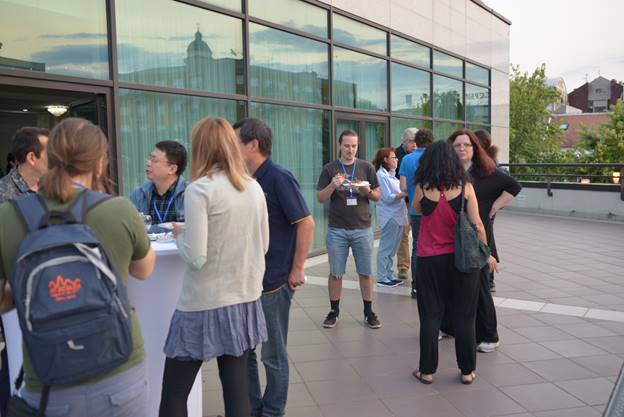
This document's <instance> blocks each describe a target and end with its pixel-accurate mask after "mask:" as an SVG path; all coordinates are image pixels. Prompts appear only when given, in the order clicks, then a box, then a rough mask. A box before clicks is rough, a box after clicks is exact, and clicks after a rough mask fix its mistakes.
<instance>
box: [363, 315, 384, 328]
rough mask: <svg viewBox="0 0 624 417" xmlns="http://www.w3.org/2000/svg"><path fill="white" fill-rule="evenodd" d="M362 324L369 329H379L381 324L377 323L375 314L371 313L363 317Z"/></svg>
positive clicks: (377, 319)
mask: <svg viewBox="0 0 624 417" xmlns="http://www.w3.org/2000/svg"><path fill="white" fill-rule="evenodd" d="M364 322H365V323H366V325H367V326H368V327H370V328H371V329H379V328H380V327H381V322H380V321H379V318H378V317H377V314H375V313H373V312H372V311H371V312H370V313H369V314H368V316H366V317H364Z"/></svg>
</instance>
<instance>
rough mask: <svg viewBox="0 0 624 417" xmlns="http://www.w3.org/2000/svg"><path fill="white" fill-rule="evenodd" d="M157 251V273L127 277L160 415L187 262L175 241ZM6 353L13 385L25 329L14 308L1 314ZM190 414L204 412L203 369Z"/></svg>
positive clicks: (153, 411)
mask: <svg viewBox="0 0 624 417" xmlns="http://www.w3.org/2000/svg"><path fill="white" fill-rule="evenodd" d="M152 248H153V249H154V250H155V251H156V255H157V261H156V269H155V270H154V274H153V275H152V276H151V277H150V278H148V279H147V280H145V281H140V280H137V279H134V278H130V279H129V280H128V296H129V297H130V302H131V303H132V304H133V305H134V306H135V307H136V309H137V313H138V316H139V322H140V323H141V331H142V333H143V339H144V341H145V354H146V363H147V372H148V374H147V380H148V387H149V399H148V416H149V417H152V416H157V415H158V406H159V404H160V393H161V388H162V375H163V369H164V365H165V355H164V353H163V346H164V345H165V339H166V338H167V332H168V331H169V322H170V320H171V315H172V314H173V311H174V310H175V306H176V303H177V302H178V297H179V295H180V290H181V289H182V277H183V274H184V267H185V266H184V263H183V262H182V259H181V258H180V256H179V255H178V250H177V248H176V245H175V243H161V242H154V243H152ZM2 321H3V324H4V330H5V337H6V342H7V353H8V356H9V373H10V375H11V388H12V389H13V381H15V378H16V377H17V373H18V372H19V369H20V367H21V365H22V332H21V330H20V328H19V323H18V320H17V313H16V312H15V310H13V311H11V312H9V313H7V314H4V315H3V316H2ZM187 404H188V410H189V417H201V416H202V379H201V372H200V373H198V375H197V378H196V379H195V384H194V385H193V389H192V390H191V394H190V395H189V399H188V403H187Z"/></svg>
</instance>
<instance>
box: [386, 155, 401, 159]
mask: <svg viewBox="0 0 624 417" xmlns="http://www.w3.org/2000/svg"><path fill="white" fill-rule="evenodd" d="M388 159H399V158H398V157H396V156H389V157H388Z"/></svg>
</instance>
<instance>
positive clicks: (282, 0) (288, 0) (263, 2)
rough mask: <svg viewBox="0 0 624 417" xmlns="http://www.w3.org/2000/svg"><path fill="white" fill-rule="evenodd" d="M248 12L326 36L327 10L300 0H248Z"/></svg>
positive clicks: (270, 20)
mask: <svg viewBox="0 0 624 417" xmlns="http://www.w3.org/2000/svg"><path fill="white" fill-rule="evenodd" d="M248 3H249V14H250V15H252V16H254V17H259V18H261V19H264V20H267V21H269V22H274V23H278V24H280V25H283V26H288V27H291V28H294V29H298V30H301V31H303V32H308V33H311V34H313V35H317V36H322V37H324V38H326V37H327V10H325V9H322V8H320V7H317V6H314V5H312V4H307V3H305V2H302V1H300V0H249V2H248Z"/></svg>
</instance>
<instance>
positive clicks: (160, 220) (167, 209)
mask: <svg viewBox="0 0 624 417" xmlns="http://www.w3.org/2000/svg"><path fill="white" fill-rule="evenodd" d="M174 197H175V196H174V195H172V196H171V198H170V199H169V202H168V203H167V207H166V208H165V216H166V215H167V213H169V209H170V208H171V203H173V198H174ZM152 205H153V206H154V214H156V217H158V223H164V221H163V218H162V215H161V214H160V211H159V210H158V207H157V206H156V201H153V202H152Z"/></svg>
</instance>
